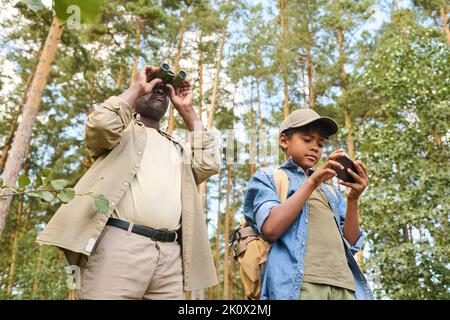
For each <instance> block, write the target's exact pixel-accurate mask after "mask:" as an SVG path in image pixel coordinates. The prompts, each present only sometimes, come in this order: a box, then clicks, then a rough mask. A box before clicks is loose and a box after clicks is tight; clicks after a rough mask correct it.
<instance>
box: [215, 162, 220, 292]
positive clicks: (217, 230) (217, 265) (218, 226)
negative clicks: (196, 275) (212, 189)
mask: <svg viewBox="0 0 450 320" xmlns="http://www.w3.org/2000/svg"><path fill="white" fill-rule="evenodd" d="M221 200H222V170H221V171H219V186H218V188H217V227H216V252H215V253H216V257H215V258H216V259H215V260H216V272H217V279H218V283H217V297H216V299H220V238H221V237H220V231H221V228H220V202H221Z"/></svg>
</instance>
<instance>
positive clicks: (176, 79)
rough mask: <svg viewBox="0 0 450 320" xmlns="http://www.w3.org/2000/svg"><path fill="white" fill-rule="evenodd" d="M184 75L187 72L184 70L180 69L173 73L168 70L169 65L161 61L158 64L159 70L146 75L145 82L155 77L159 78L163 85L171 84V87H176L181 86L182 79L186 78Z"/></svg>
mask: <svg viewBox="0 0 450 320" xmlns="http://www.w3.org/2000/svg"><path fill="white" fill-rule="evenodd" d="M186 77H187V73H186V72H185V71H183V70H180V71H178V73H177V74H175V73H174V72H173V71H171V70H170V65H169V64H168V63H162V64H161V65H160V66H159V70H158V71H157V72H156V73H155V74H153V75H149V76H147V82H149V81H152V80H153V79H155V78H159V79H161V80H162V81H163V82H162V84H163V85H166V84H171V85H172V87H174V88H178V87H181V86H182V84H183V80H184V79H186Z"/></svg>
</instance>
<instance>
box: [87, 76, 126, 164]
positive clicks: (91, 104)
mask: <svg viewBox="0 0 450 320" xmlns="http://www.w3.org/2000/svg"><path fill="white" fill-rule="evenodd" d="M116 85H117V83H116ZM87 86H88V98H89V105H88V106H89V107H88V108H87V109H86V111H85V114H86V116H89V115H90V114H91V113H92V111H93V110H94V88H95V76H94V73H91V74H90V76H89V77H88V82H87ZM119 87H120V84H119ZM82 164H83V170H84V172H85V173H86V171H88V170H89V168H90V167H91V166H92V160H91V157H90V156H89V154H86V156H85V157H84V159H83V163H82Z"/></svg>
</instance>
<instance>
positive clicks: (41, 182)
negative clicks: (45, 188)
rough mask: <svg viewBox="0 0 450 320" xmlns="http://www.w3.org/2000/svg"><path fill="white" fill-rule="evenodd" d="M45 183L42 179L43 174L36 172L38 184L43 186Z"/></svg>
mask: <svg viewBox="0 0 450 320" xmlns="http://www.w3.org/2000/svg"><path fill="white" fill-rule="evenodd" d="M43 184H44V180H42V176H41V175H40V174H39V173H36V186H37V187H39V186H42V185H43Z"/></svg>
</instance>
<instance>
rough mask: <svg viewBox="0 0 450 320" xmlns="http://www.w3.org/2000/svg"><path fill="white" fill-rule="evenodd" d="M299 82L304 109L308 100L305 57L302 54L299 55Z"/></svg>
mask: <svg viewBox="0 0 450 320" xmlns="http://www.w3.org/2000/svg"><path fill="white" fill-rule="evenodd" d="M300 82H301V84H302V96H303V109H306V108H307V107H308V102H307V101H306V92H307V90H306V77H305V59H304V57H303V56H300Z"/></svg>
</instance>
